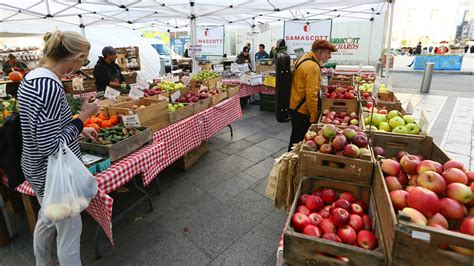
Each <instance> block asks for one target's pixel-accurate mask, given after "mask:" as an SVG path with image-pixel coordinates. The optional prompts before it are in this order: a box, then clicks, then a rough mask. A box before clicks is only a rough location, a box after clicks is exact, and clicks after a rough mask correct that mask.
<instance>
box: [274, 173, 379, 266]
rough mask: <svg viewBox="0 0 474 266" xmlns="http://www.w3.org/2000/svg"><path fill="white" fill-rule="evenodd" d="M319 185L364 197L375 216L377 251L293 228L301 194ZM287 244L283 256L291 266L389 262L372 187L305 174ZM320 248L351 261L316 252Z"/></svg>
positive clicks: (287, 223) (286, 229) (320, 250)
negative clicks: (303, 232) (312, 235)
mask: <svg viewBox="0 0 474 266" xmlns="http://www.w3.org/2000/svg"><path fill="white" fill-rule="evenodd" d="M318 188H331V189H333V190H335V191H336V192H344V191H348V192H351V193H353V194H354V196H355V197H356V198H357V199H358V200H361V201H362V202H364V204H366V206H368V214H369V216H370V217H371V220H372V226H373V229H374V233H375V235H376V237H377V239H378V247H377V248H376V249H375V250H366V249H363V248H359V247H355V246H352V245H347V244H343V243H337V242H333V241H328V240H325V239H322V238H316V237H311V236H307V235H304V234H301V233H298V232H296V231H295V230H294V229H293V227H292V226H291V218H292V216H293V214H294V213H295V211H296V208H297V205H298V199H299V197H300V195H301V194H303V193H306V194H311V193H312V192H313V191H314V190H315V189H318ZM283 245H284V246H283V257H284V259H285V262H286V263H288V264H290V265H293V264H294V265H305V264H306V265H364V266H365V265H385V264H386V255H385V247H384V241H383V234H382V233H381V223H380V219H379V218H378V217H377V212H376V207H375V201H374V197H373V193H372V191H371V188H370V186H363V185H357V184H353V183H347V182H342V181H334V180H329V179H325V178H314V177H313V178H308V177H304V178H303V179H302V181H301V183H300V185H299V188H298V191H297V192H296V195H295V199H294V201H293V205H292V208H291V211H290V214H289V216H288V219H287V222H286V226H285V231H284V240H283ZM316 251H317V252H323V253H326V254H330V255H333V256H343V257H346V258H348V259H349V262H343V261H340V260H336V259H334V258H331V257H327V256H322V255H319V254H315V252H316Z"/></svg>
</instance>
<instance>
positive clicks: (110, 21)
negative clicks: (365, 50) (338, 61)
mask: <svg viewBox="0 0 474 266" xmlns="http://www.w3.org/2000/svg"><path fill="white" fill-rule="evenodd" d="M387 9H389V10H390V9H393V1H390V0H346V1H341V0H339V1H337V0H336V1H329V0H292V1H284V0H227V1H226V0H222V1H214V0H173V1H170V0H162V1H156V0H155V1H151V0H105V1H104V0H78V1H57V0H25V1H18V2H15V3H14V4H13V3H11V2H10V1H6V0H0V11H1V12H0V36H2V34H6V33H38V34H42V33H44V32H47V31H51V30H55V29H61V30H74V31H81V32H82V33H83V34H84V35H86V36H87V37H88V38H91V37H92V36H90V35H96V34H95V33H94V32H97V34H98V35H97V37H102V38H103V39H109V36H111V35H112V31H111V29H115V30H114V31H113V33H114V34H118V35H119V36H120V34H126V36H127V37H122V36H120V37H119V38H121V39H122V40H126V38H129V36H132V35H133V33H130V32H133V31H134V30H135V31H136V30H144V29H150V28H151V29H153V28H156V29H159V30H168V31H182V30H189V31H190V33H191V36H192V41H191V42H195V38H196V33H195V30H196V26H200V25H203V26H207V27H212V26H213V25H215V26H220V25H236V26H243V27H251V28H252V29H254V28H255V26H256V25H258V24H264V23H273V22H278V21H284V20H303V21H305V20H315V19H328V18H331V19H337V20H369V19H371V18H373V17H374V16H377V15H380V14H381V13H382V12H384V11H386V10H387ZM389 14H392V15H393V12H391V13H390V12H389ZM389 21H392V20H389ZM390 28H391V25H390V26H389V28H388V29H390ZM100 32H102V36H101V34H100ZM387 32H388V35H389V36H390V35H391V34H390V30H387ZM137 35H138V34H137ZM387 45H388V46H389V45H390V42H388V44H387ZM253 47H255V46H254V45H253ZM387 48H388V49H387V50H388V51H389V50H390V47H387ZM140 49H141V48H140ZM147 56H148V55H147ZM387 56H388V53H387ZM388 61H389V60H387V63H388Z"/></svg>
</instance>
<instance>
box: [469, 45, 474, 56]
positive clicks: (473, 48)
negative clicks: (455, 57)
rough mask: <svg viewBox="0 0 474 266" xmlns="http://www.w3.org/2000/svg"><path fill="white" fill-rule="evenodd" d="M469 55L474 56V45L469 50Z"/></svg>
mask: <svg viewBox="0 0 474 266" xmlns="http://www.w3.org/2000/svg"><path fill="white" fill-rule="evenodd" d="M469 53H471V54H474V45H471V48H469Z"/></svg>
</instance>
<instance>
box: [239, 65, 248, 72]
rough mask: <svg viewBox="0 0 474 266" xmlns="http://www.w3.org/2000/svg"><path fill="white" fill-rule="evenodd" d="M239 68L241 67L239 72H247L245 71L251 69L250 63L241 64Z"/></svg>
mask: <svg viewBox="0 0 474 266" xmlns="http://www.w3.org/2000/svg"><path fill="white" fill-rule="evenodd" d="M238 68H239V71H238V72H242V73H245V72H247V71H250V69H249V64H240V65H239V66H238Z"/></svg>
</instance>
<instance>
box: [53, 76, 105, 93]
mask: <svg viewBox="0 0 474 266" xmlns="http://www.w3.org/2000/svg"><path fill="white" fill-rule="evenodd" d="M62 83H63V87H64V92H65V93H66V94H71V95H78V94H83V93H89V92H93V91H96V90H97V88H96V86H95V79H93V78H92V79H87V78H84V79H83V80H82V87H83V88H84V90H75V89H74V88H73V86H72V80H67V81H62Z"/></svg>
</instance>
